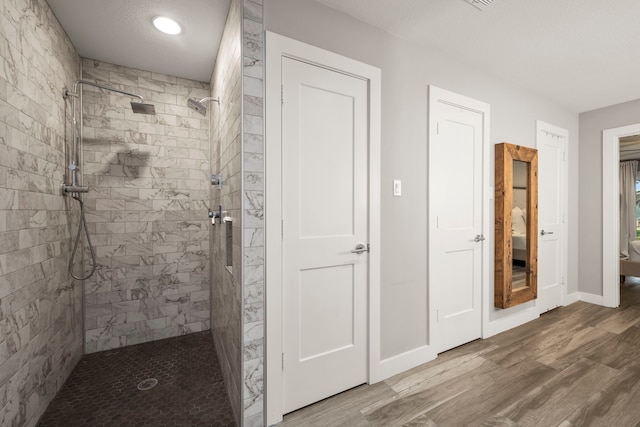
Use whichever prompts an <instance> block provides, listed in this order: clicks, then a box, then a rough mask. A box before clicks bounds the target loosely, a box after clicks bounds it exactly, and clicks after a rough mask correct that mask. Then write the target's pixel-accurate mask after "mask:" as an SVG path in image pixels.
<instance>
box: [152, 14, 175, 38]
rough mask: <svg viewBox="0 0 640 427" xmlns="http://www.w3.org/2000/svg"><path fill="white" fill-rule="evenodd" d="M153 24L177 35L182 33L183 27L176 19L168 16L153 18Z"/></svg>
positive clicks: (161, 29)
mask: <svg viewBox="0 0 640 427" xmlns="http://www.w3.org/2000/svg"><path fill="white" fill-rule="evenodd" d="M153 25H154V26H155V27H156V28H157V29H159V30H160V31H162V32H163V33H166V34H171V35H176V34H180V32H181V31H182V28H180V25H178V23H177V22H176V21H174V20H173V19H171V18H167V17H166V16H157V17H155V18H153Z"/></svg>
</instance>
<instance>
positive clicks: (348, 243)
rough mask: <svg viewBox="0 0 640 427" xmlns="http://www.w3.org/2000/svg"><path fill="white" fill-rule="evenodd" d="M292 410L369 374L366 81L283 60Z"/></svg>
mask: <svg viewBox="0 0 640 427" xmlns="http://www.w3.org/2000/svg"><path fill="white" fill-rule="evenodd" d="M282 82H283V103H282V211H283V218H284V220H283V305H284V307H283V324H284V330H283V349H284V354H283V389H284V390H283V393H284V396H283V399H284V412H285V413H287V412H290V411H293V410H295V409H298V408H300V407H302V406H305V405H308V404H310V403H313V402H316V401H318V400H321V399H324V398H325V397H328V396H331V395H333V394H336V393H339V392H341V391H344V390H346V389H349V388H351V387H354V386H356V385H359V384H362V383H365V382H366V381H367V356H368V353H367V318H366V315H367V261H368V255H367V253H366V252H362V253H353V252H352V250H354V249H355V248H356V245H358V244H361V245H363V246H364V247H365V248H366V247H367V229H368V225H367V215H368V214H367V210H368V196H367V194H368V193H367V191H368V171H367V167H368V160H367V152H368V142H367V141H368V135H367V128H368V127H367V126H368V125H367V120H368V119H367V105H368V104H367V103H368V99H367V97H368V87H367V82H366V81H364V80H361V79H358V78H355V77H351V76H347V75H345V74H341V73H338V72H335V71H331V70H328V69H325V68H321V67H318V66H314V65H310V64H308V63H304V62H300V61H297V60H293V59H289V58H283V64H282Z"/></svg>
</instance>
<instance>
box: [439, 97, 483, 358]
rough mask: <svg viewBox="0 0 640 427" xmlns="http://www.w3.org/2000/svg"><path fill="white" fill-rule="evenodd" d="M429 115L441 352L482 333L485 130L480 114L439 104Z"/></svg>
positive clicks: (475, 337) (458, 107) (471, 339)
mask: <svg viewBox="0 0 640 427" xmlns="http://www.w3.org/2000/svg"><path fill="white" fill-rule="evenodd" d="M430 114H431V115H432V117H431V118H430V123H432V125H433V124H435V126H436V129H435V132H432V133H431V138H430V141H429V180H430V183H429V192H430V194H429V203H430V206H429V222H430V227H429V229H430V237H429V241H430V243H429V251H430V263H429V269H430V271H431V273H430V278H431V280H430V287H431V289H432V290H433V292H434V296H435V297H436V304H435V306H436V310H437V312H436V322H437V324H436V328H435V331H436V337H435V341H436V343H435V344H436V348H437V351H438V352H442V351H445V350H448V349H451V348H453V347H456V346H459V345H461V344H464V343H467V342H469V341H473V340H475V339H477V338H480V336H481V333H482V307H481V295H482V256H483V254H482V240H481V239H482V238H483V236H482V176H483V175H482V160H483V143H484V141H483V135H484V133H483V115H482V113H480V112H477V111H473V110H470V109H467V108H463V107H461V106H454V105H450V104H447V103H444V102H437V103H435V105H430ZM476 236H477V238H476Z"/></svg>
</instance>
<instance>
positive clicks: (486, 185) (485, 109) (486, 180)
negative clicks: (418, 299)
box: [427, 85, 494, 348]
mask: <svg viewBox="0 0 640 427" xmlns="http://www.w3.org/2000/svg"><path fill="white" fill-rule="evenodd" d="M436 102H443V103H446V104H449V105H455V106H458V107H460V108H464V109H467V110H473V111H477V112H478V113H480V114H482V116H483V117H482V125H483V126H482V127H483V135H482V138H483V149H482V193H483V194H482V234H483V235H484V236H485V240H484V241H483V242H482V304H481V310H482V331H481V334H482V336H483V337H484V334H485V333H484V330H485V328H487V327H488V324H489V307H492V306H493V297H492V296H490V295H489V289H493V287H492V286H489V277H490V276H489V271H490V265H489V260H490V259H492V256H491V251H492V250H493V241H494V237H493V233H491V230H492V228H491V227H490V221H489V218H490V212H491V209H493V206H494V205H493V203H491V202H492V201H493V194H492V193H493V190H492V188H491V187H490V183H491V181H490V176H489V170H490V165H491V159H490V152H491V150H490V148H491V140H490V134H491V132H490V125H491V117H490V111H491V107H490V105H489V104H487V103H485V102H482V101H478V100H476V99H473V98H469V97H466V96H464V95H460V94H457V93H454V92H450V91H448V90H445V89H441V88H439V87H436V86H432V85H429V134H428V138H429V141H430V140H432V139H433V138H435V132H436V125H435V123H434V121H433V120H434V118H433V115H432V114H431V109H432V108H433V105H435V104H436ZM432 160H433V159H431V157H430V156H429V158H428V159H427V163H428V164H429V163H430V162H431V161H432ZM428 169H429V170H431V167H429V168H428ZM432 185H435V183H432V182H431V179H429V182H428V183H427V188H428V194H429V195H431V194H433V192H432V191H431V186H432ZM429 197H430V196H429ZM429 206H431V203H429ZM428 217H431V213H430V212H428ZM430 244H431V240H430V239H429V238H427V265H430V263H431V251H430V248H429V245H430ZM428 274H429V277H428V279H427V283H428V284H429V285H428V294H429V345H430V346H431V347H434V348H438V343H437V342H435V341H437V331H436V324H437V319H436V309H437V307H438V301H437V300H436V296H435V290H434V281H433V280H432V277H431V269H429V273H428ZM489 304H491V305H489Z"/></svg>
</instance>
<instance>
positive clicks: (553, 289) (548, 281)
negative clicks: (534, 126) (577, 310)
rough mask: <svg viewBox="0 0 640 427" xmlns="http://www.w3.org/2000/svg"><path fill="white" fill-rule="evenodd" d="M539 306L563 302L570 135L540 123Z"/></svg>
mask: <svg viewBox="0 0 640 427" xmlns="http://www.w3.org/2000/svg"><path fill="white" fill-rule="evenodd" d="M537 145H538V227H539V228H540V232H539V236H538V237H539V238H538V302H537V304H538V308H539V311H540V313H544V312H546V311H549V310H552V309H554V308H556V307H559V306H560V305H562V293H563V282H564V258H565V257H564V224H563V223H564V204H565V196H564V194H563V190H564V176H565V170H564V168H565V145H566V136H565V135H560V134H559V133H552V132H550V131H548V130H545V129H544V126H543V127H540V126H538V135H537Z"/></svg>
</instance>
